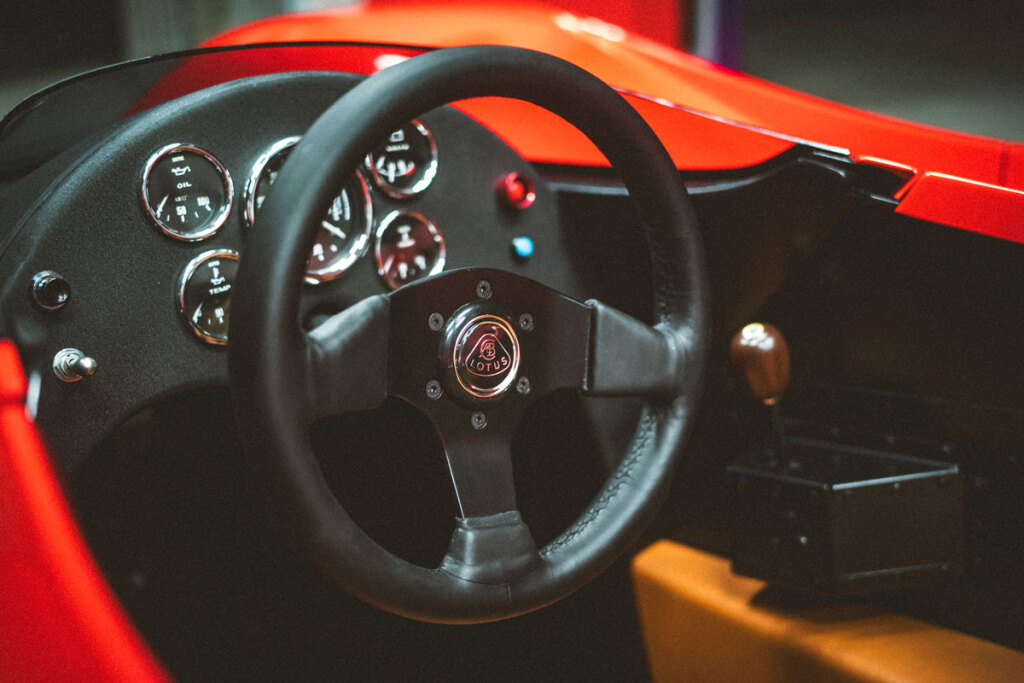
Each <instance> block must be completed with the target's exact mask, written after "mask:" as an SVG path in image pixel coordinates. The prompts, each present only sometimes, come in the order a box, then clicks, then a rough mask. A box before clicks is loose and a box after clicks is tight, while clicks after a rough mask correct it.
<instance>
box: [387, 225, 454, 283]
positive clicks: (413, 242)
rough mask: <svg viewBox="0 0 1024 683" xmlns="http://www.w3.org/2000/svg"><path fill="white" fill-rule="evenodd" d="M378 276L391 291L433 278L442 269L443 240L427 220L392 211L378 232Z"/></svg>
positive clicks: (444, 252)
mask: <svg viewBox="0 0 1024 683" xmlns="http://www.w3.org/2000/svg"><path fill="white" fill-rule="evenodd" d="M374 255H375V256H376V257H377V273H378V274H379V275H380V276H381V278H383V280H384V282H385V283H387V285H388V287H390V288H391V289H398V288H399V287H401V286H402V285H405V284H408V283H410V282H412V281H413V280H419V279H420V278H424V277H427V276H428V275H435V274H437V273H440V272H441V269H442V268H444V263H445V258H446V250H445V245H444V237H442V236H441V232H440V231H439V230H438V229H437V226H436V225H434V223H433V222H431V221H430V220H429V219H428V218H426V217H425V216H423V215H421V214H418V213H412V212H409V211H393V212H391V213H390V214H388V215H387V216H385V217H384V220H382V221H381V222H380V226H379V227H378V228H377V244H376V246H375V247H374Z"/></svg>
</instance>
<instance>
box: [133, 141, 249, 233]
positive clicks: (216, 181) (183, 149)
mask: <svg viewBox="0 0 1024 683" xmlns="http://www.w3.org/2000/svg"><path fill="white" fill-rule="evenodd" d="M231 195H232V185H231V176H230V175H229V174H228V172H227V169H225V168H224V165H223V164H221V163H220V162H219V161H218V160H217V158H216V157H214V156H213V155H212V154H210V153H209V152H207V151H205V150H202V149H199V148H198V147H194V146H192V145H180V144H174V145H168V146H166V147H164V148H162V149H160V150H158V151H157V152H156V154H154V155H153V156H151V157H150V158H149V161H147V162H146V167H145V170H144V171H143V175H142V206H143V208H144V209H145V210H146V213H147V214H148V215H149V217H150V219H151V220H152V221H153V222H154V223H155V224H156V226H157V227H158V228H160V230H161V231H162V232H163V233H164V234H166V235H169V236H171V237H174V238H175V239H179V240H184V241H186V242H195V241H197V240H201V239H206V238H207V237H209V236H211V235H213V234H214V233H215V232H217V231H218V230H220V228H221V226H222V225H224V222H225V221H227V218H228V213H229V212H230V211H231Z"/></svg>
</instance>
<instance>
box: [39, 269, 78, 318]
mask: <svg viewBox="0 0 1024 683" xmlns="http://www.w3.org/2000/svg"><path fill="white" fill-rule="evenodd" d="M70 298H71V285H69V284H68V281H67V280H65V279H64V277H63V276H61V275H60V274H59V273H55V272H53V271H52V270H43V271H40V272H38V273H36V274H35V275H33V276H32V302H33V303H34V304H35V305H36V306H38V307H39V308H41V309H42V310H44V311H56V310H58V309H60V308H63V307H64V305H65V304H66V303H67V302H68V299H70Z"/></svg>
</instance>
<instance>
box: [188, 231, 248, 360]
mask: <svg viewBox="0 0 1024 683" xmlns="http://www.w3.org/2000/svg"><path fill="white" fill-rule="evenodd" d="M212 258H226V259H230V260H232V261H239V260H240V258H241V257H240V255H239V253H238V252H237V251H235V250H234V249H209V250H207V251H204V252H203V253H201V254H199V255H198V256H196V257H195V258H193V259H192V260H191V261H189V262H188V264H187V265H186V266H185V268H184V269H183V270H182V271H181V275H180V276H179V277H178V291H177V294H176V295H175V303H176V304H177V306H178V314H179V315H181V318H182V320H184V321H185V324H186V325H188V328H189V329H190V330H191V331H192V333H193V334H195V335H196V336H197V337H199V338H200V339H202V340H203V341H204V342H206V343H207V344H212V345H214V346H227V343H228V340H227V339H221V338H220V337H215V336H213V335H212V334H209V333H208V332H207V331H206V330H204V329H202V328H201V327H199V326H198V325H196V324H195V323H194V322H193V321H192V318H191V316H189V314H188V313H187V312H186V311H185V287H186V286H187V285H188V281H189V280H190V279H191V278H192V275H193V274H194V273H195V272H196V270H197V269H198V268H199V266H201V265H203V264H204V263H206V262H207V261H209V260H210V259H212Z"/></svg>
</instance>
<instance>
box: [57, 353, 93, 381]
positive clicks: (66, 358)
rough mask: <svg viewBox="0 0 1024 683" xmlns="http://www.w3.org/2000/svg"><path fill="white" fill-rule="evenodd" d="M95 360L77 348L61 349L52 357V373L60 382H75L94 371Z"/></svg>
mask: <svg viewBox="0 0 1024 683" xmlns="http://www.w3.org/2000/svg"><path fill="white" fill-rule="evenodd" d="M96 367H97V365H96V361H95V359H93V358H90V357H89V356H87V355H85V354H84V353H82V352H81V351H79V350H78V349H72V348H67V349H61V350H60V351H58V352H57V355H55V356H54V357H53V374H55V375H57V379H59V380H60V381H62V382H77V381H78V380H80V379H82V378H83V377H89V376H91V375H94V374H95V373H96Z"/></svg>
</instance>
